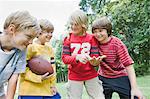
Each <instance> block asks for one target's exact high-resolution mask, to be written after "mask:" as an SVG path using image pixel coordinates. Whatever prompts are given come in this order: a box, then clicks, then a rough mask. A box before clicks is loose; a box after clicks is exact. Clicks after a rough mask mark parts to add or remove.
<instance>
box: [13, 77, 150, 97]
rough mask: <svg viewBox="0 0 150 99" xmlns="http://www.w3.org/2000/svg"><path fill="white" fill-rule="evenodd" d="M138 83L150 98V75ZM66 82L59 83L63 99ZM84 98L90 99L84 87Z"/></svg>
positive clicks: (114, 95) (115, 95)
mask: <svg viewBox="0 0 150 99" xmlns="http://www.w3.org/2000/svg"><path fill="white" fill-rule="evenodd" d="M137 83H138V86H139V88H140V89H141V91H142V92H143V94H144V95H145V97H146V99H150V75H149V76H143V77H138V78H137ZM65 84H66V83H57V88H58V92H59V93H60V94H61V96H62V99H66V88H65ZM15 99H17V94H16V96H15ZM82 99H88V95H87V93H86V91H85V89H84V91H83V95H82ZM112 99H119V97H118V94H117V93H114V94H113V98H112Z"/></svg>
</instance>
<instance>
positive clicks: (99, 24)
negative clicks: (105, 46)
mask: <svg viewBox="0 0 150 99" xmlns="http://www.w3.org/2000/svg"><path fill="white" fill-rule="evenodd" d="M95 29H106V30H107V33H108V36H110V35H111V34H112V24H111V21H110V20H109V19H108V18H107V17H106V16H103V17H100V18H98V19H96V20H95V21H94V22H93V24H92V32H94V30H95Z"/></svg>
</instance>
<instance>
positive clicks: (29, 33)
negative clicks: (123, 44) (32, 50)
mask: <svg viewBox="0 0 150 99" xmlns="http://www.w3.org/2000/svg"><path fill="white" fill-rule="evenodd" d="M36 35H37V33H35V32H34V31H33V30H24V31H20V32H16V33H15V35H14V36H13V37H12V38H13V40H12V44H13V46H14V47H15V48H18V49H20V50H24V49H26V48H27V46H28V45H29V44H31V43H32V41H33V39H34V38H35V36H36Z"/></svg>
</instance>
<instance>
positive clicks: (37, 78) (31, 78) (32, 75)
mask: <svg viewBox="0 0 150 99" xmlns="http://www.w3.org/2000/svg"><path fill="white" fill-rule="evenodd" d="M24 75H25V80H28V81H31V82H34V83H42V78H41V75H36V74H35V73H33V72H32V71H31V70H30V69H29V68H28V67H26V72H25V74H24Z"/></svg>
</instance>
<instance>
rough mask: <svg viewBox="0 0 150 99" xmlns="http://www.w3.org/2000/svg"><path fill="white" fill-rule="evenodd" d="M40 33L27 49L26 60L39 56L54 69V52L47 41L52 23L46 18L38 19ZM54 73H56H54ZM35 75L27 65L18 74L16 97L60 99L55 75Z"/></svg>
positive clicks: (52, 28) (24, 98) (51, 29)
mask: <svg viewBox="0 0 150 99" xmlns="http://www.w3.org/2000/svg"><path fill="white" fill-rule="evenodd" d="M39 25H40V27H41V30H42V31H41V33H40V34H39V36H38V37H37V40H35V42H34V43H33V44H30V45H29V46H28V49H27V60H30V59H31V58H32V57H35V56H40V57H43V58H44V59H46V60H48V61H49V62H51V64H52V66H53V69H54V71H55V62H54V52H53V50H52V47H51V46H49V44H48V42H49V41H50V39H51V37H52V33H53V30H54V27H53V25H52V24H51V23H50V22H49V21H48V20H46V19H42V20H39ZM55 74H56V73H55ZM55 74H53V75H50V76H48V73H46V74H44V75H37V74H35V73H33V72H32V71H31V70H30V69H29V67H26V72H25V73H23V74H21V76H20V84H19V97H18V99H60V98H61V97H60V95H59V94H58V93H57V90H56V87H55V81H56V75H55Z"/></svg>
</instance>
